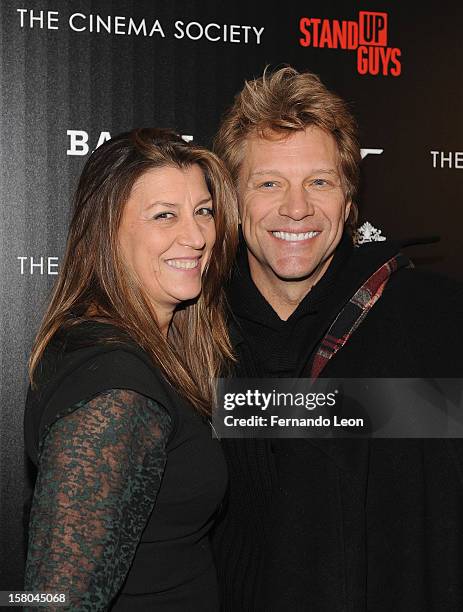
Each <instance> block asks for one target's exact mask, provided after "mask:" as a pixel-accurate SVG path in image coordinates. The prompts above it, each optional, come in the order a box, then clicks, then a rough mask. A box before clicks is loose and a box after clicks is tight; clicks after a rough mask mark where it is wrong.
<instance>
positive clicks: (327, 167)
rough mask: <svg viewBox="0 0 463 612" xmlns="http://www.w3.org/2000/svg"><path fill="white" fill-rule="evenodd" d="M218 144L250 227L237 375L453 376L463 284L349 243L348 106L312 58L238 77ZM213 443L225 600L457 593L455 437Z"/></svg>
mask: <svg viewBox="0 0 463 612" xmlns="http://www.w3.org/2000/svg"><path fill="white" fill-rule="evenodd" d="M215 148H216V151H217V153H218V154H219V155H220V156H221V157H222V159H223V160H224V161H225V162H226V164H227V165H228V167H229V169H230V171H231V173H232V175H233V177H234V180H235V182H236V186H237V190H238V194H239V212H240V219H241V228H242V234H243V238H244V241H243V244H242V248H241V250H240V253H239V255H238V260H237V270H236V273H235V274H234V277H233V280H232V283H231V286H230V291H229V301H230V306H231V310H232V321H231V329H232V334H233V338H234V342H235V349H236V353H237V356H238V371H237V376H242V377H261V378H270V377H292V378H295V377H309V376H323V377H327V378H329V377H332V378H342V377H344V378H350V377H351V378H379V377H385V378H386V377H387V378H393V377H394V378H401V377H410V378H412V377H431V376H433V377H461V375H462V370H463V367H462V365H461V364H462V360H461V357H460V351H459V348H460V345H461V339H462V337H463V334H462V330H463V323H462V321H463V315H462V304H463V293H462V288H461V286H459V285H457V284H456V283H454V282H452V281H450V280H448V279H445V278H443V277H438V276H436V275H433V274H431V273H429V272H425V271H422V270H417V269H411V267H409V266H407V263H409V262H407V261H406V258H404V257H403V256H401V255H399V254H398V251H399V246H398V245H397V244H393V243H391V242H389V241H387V242H384V243H374V244H373V243H372V244H369V245H365V246H361V247H359V248H355V247H354V246H353V243H352V238H351V233H352V230H353V228H354V227H355V222H356V217H357V214H356V213H357V210H356V205H355V195H356V192H357V187H358V176H359V163H360V151H359V147H358V143H357V138H356V128H355V122H354V119H353V117H352V116H351V114H350V112H349V111H348V109H347V106H346V104H345V103H344V102H343V101H342V100H341V99H340V98H339V97H337V96H336V95H334V94H333V93H331V92H330V91H328V90H327V88H326V87H325V86H324V85H323V84H322V83H321V82H320V80H319V79H318V77H317V76H315V75H313V74H310V73H302V74H301V73H298V72H297V71H296V70H294V69H292V68H289V67H286V68H282V69H280V70H278V71H276V72H275V73H273V74H264V76H263V77H262V78H259V79H256V80H255V81H251V82H247V83H246V84H245V86H244V88H243V90H242V91H241V93H240V94H239V95H238V96H237V97H236V99H235V102H234V105H233V106H232V108H231V109H230V110H229V111H228V113H227V115H226V116H225V118H224V120H223V122H222V125H221V127H220V129H219V132H218V135H217V138H216V144H215ZM393 205H394V204H393V203H391V208H392V206H393ZM404 259H405V261H404ZM359 290H360V291H359ZM365 295H366V296H367V297H366V298H365ZM353 310H355V312H354V314H353ZM335 320H336V323H335V326H336V327H332V326H333V322H334V321H335ZM328 332H329V333H328ZM327 334H328V338H327ZM223 446H224V450H225V453H226V456H227V460H228V463H229V472H230V487H229V496H228V501H227V504H226V508H225V512H224V516H223V518H222V521H221V523H220V524H219V526H218V529H217V533H216V535H215V548H216V550H217V565H218V572H219V578H220V581H221V584H222V591H223V609H224V610H225V611H233V612H250V611H253V610H258V611H265V612H268V611H291V612H296V611H301V612H302V611H304V612H305V611H314V612H325V611H326V612H341V611H343V612H344V611H352V612H362V611H365V612H366V611H367V610H368V611H372V612H383V611H384V612H392V611H393V612H415V611H416V612H423V611H426V610H433V611H434V610H438V611H441V610H442V611H446V612H449V611H456V610H462V609H463V527H462V525H463V451H462V444H461V442H460V441H459V440H452V439H447V440H438V439H424V440H421V439H410V440H392V439H389V440H381V439H374V440H367V439H351V440H349V439H344V440H317V439H313V438H312V439H287V440H283V439H278V440H277V439H274V440H268V439H248V440H226V439H224V440H223Z"/></svg>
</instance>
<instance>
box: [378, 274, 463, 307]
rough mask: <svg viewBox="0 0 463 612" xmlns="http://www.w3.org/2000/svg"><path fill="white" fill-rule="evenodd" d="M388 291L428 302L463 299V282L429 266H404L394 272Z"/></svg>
mask: <svg viewBox="0 0 463 612" xmlns="http://www.w3.org/2000/svg"><path fill="white" fill-rule="evenodd" d="M388 293H390V294H396V295H397V294H403V295H404V296H406V297H407V298H408V299H410V300H413V301H416V300H424V299H426V300H427V301H428V302H435V301H445V300H450V301H451V302H452V303H453V302H457V301H462V300H463V282H461V281H458V280H456V279H454V278H451V277H449V276H446V275H444V274H441V273H439V272H435V271H434V270H430V269H427V268H423V267H419V266H415V267H408V268H407V267H404V268H401V269H399V270H397V272H396V273H394V274H392V276H391V278H390V281H389V283H388Z"/></svg>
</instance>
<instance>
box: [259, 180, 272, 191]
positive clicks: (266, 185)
mask: <svg viewBox="0 0 463 612" xmlns="http://www.w3.org/2000/svg"><path fill="white" fill-rule="evenodd" d="M259 187H264V189H270V188H272V187H276V182H275V181H264V182H263V183H261V184H260V185H259Z"/></svg>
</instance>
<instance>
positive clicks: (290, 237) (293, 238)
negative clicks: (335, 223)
mask: <svg viewBox="0 0 463 612" xmlns="http://www.w3.org/2000/svg"><path fill="white" fill-rule="evenodd" d="M319 233H320V232H304V233H301V234H293V233H290V232H272V234H273V235H274V236H275V238H280V240H287V241H288V242H298V241H299V240H308V239H309V238H315V236H318V234H319Z"/></svg>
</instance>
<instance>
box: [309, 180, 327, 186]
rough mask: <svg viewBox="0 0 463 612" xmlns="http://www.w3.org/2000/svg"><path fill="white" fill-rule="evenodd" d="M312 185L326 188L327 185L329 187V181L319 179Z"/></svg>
mask: <svg viewBox="0 0 463 612" xmlns="http://www.w3.org/2000/svg"><path fill="white" fill-rule="evenodd" d="M312 185H315V186H316V187H324V186H325V185H328V181H327V180H325V179H321V178H317V179H314V180H313V181H312Z"/></svg>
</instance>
